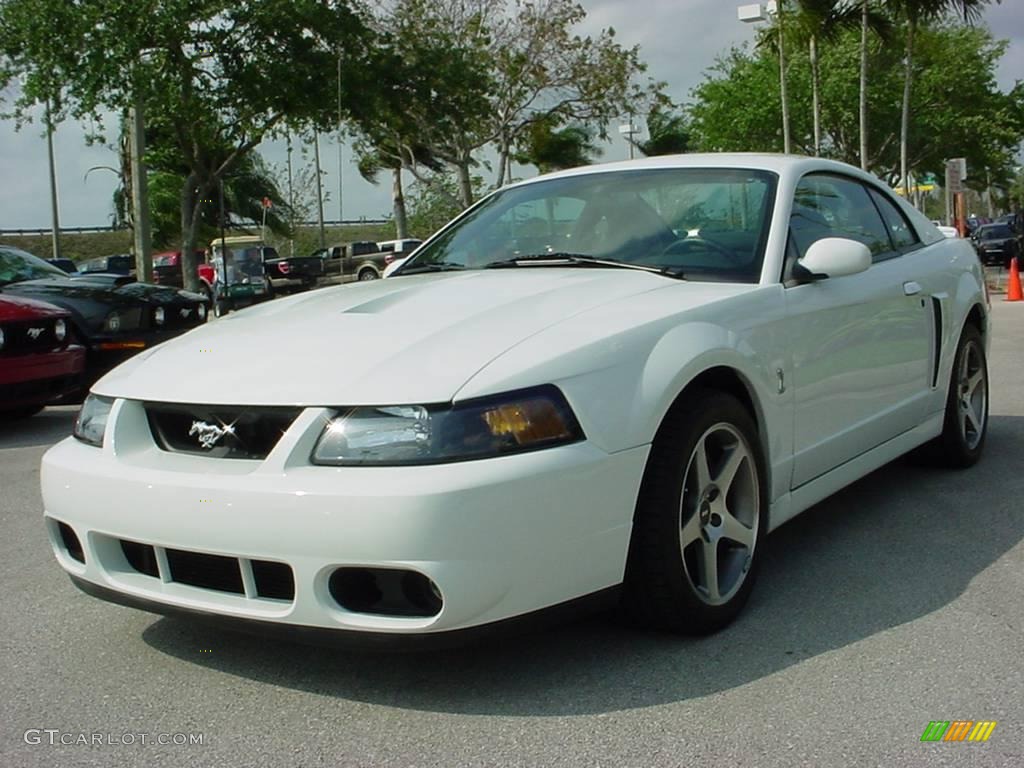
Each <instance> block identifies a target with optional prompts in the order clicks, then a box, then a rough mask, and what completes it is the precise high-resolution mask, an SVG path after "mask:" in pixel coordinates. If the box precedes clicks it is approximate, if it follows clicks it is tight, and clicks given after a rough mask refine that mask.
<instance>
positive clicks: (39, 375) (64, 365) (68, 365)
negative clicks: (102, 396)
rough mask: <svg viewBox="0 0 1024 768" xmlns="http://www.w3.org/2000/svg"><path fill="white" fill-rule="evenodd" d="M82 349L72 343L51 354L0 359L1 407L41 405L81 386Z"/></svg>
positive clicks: (43, 353) (83, 353) (83, 357)
mask: <svg viewBox="0 0 1024 768" xmlns="http://www.w3.org/2000/svg"><path fill="white" fill-rule="evenodd" d="M84 364H85V349H84V348H82V347H80V346H78V345H77V344H72V345H70V346H68V347H65V348H64V349H58V350H54V351H52V352H38V353H33V354H28V355H19V356H17V357H5V358H0V408H3V407H8V406H11V407H13V406H28V405H42V404H45V403H49V402H52V401H54V400H57V399H59V398H60V397H61V396H63V395H65V394H67V393H69V392H71V391H73V390H75V389H77V388H78V387H79V386H81V380H80V379H81V373H82V368H83V366H84Z"/></svg>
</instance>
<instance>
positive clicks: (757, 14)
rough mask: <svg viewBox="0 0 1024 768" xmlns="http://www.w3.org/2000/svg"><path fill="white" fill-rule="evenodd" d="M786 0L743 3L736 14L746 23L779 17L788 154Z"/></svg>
mask: <svg viewBox="0 0 1024 768" xmlns="http://www.w3.org/2000/svg"><path fill="white" fill-rule="evenodd" d="M784 2H785V0H769V2H768V3H767V4H766V5H761V3H753V4H749V5H741V6H739V8H737V9H736V15H737V17H738V18H739V20H740V21H742V22H744V23H746V24H753V23H754V22H758V21H768V19H769V18H770V17H772V16H775V17H776V18H777V19H778V25H779V98H780V99H781V101H782V151H783V152H785V153H786V154H787V155H788V154H790V152H791V151H792V142H791V139H790V131H789V96H788V94H787V92H786V91H787V89H786V38H785V33H784V32H785V30H784V28H785V25H784V23H783V8H782V3H784Z"/></svg>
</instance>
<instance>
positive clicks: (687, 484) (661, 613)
mask: <svg viewBox="0 0 1024 768" xmlns="http://www.w3.org/2000/svg"><path fill="white" fill-rule="evenodd" d="M701 445H703V446H704V455H705V457H706V461H705V462H704V466H706V467H707V469H708V472H706V473H704V475H705V479H706V480H707V481H708V482H707V483H702V482H701V481H699V480H698V479H697V475H698V474H701V473H700V472H699V471H698V470H697V469H696V466H697V465H696V464H695V461H698V457H699V455H700V452H699V451H698V448H699V447H700V446H701ZM739 449H742V451H740V452H738V453H737V452H734V451H738V450H739ZM730 458H733V459H736V461H738V462H739V463H738V464H737V469H736V471H735V472H734V474H733V477H734V478H736V480H735V481H734V480H732V479H728V478H723V476H724V475H725V474H726V473H725V472H723V469H724V468H725V467H728V466H729V464H730V462H729V460H730ZM766 478H767V473H766V471H765V462H764V456H763V451H762V449H761V445H760V440H759V437H758V433H757V427H756V425H755V423H754V420H753V418H752V417H751V415H750V414H749V413H748V411H747V409H746V408H745V407H744V406H743V404H742V403H740V402H739V400H737V399H736V398H735V397H733V396H731V395H728V394H725V393H721V392H713V391H709V390H698V391H696V392H692V393H687V395H686V397H685V398H684V399H683V400H682V401H681V402H679V403H677V404H676V406H674V407H673V408H672V410H671V411H670V412H669V414H668V415H667V416H666V417H665V421H664V422H663V423H662V425H661V428H660V429H659V430H658V435H657V437H656V438H655V440H654V444H653V446H652V448H651V454H650V456H649V458H648V460H647V467H646V469H645V471H644V477H643V482H642V483H641V487H640V494H639V496H638V499H637V507H636V513H635V516H634V520H633V536H632V539H631V541H630V547H629V558H628V561H627V564H626V579H625V585H624V587H625V588H624V590H623V600H622V608H623V609H624V613H625V615H626V616H627V617H628V618H629V619H631V620H633V621H634V622H636V623H639V624H641V625H643V626H647V627H652V628H657V629H665V630H669V631H672V632H676V633H679V634H687V635H705V634H709V633H711V632H715V631H717V630H719V629H721V628H722V627H724V626H725V625H727V624H728V623H729V622H731V621H732V620H733V619H734V618H735V617H736V615H737V614H738V613H739V612H740V610H741V609H742V608H743V605H744V604H745V603H746V601H747V599H748V597H749V596H750V592H751V590H752V589H753V587H754V581H755V578H756V575H757V563H758V558H757V557H756V555H757V553H758V551H759V549H758V547H759V543H760V542H761V540H762V539H763V537H764V533H765V528H766V526H767V519H768V517H767V515H768V483H767V479H766ZM726 480H727V481H728V487H727V488H726V490H725V492H724V493H722V492H720V491H718V492H717V493H716V490H717V485H718V483H719V482H721V484H722V485H724V484H725V482H726ZM701 486H703V487H701ZM726 507H728V508H729V510H730V511H731V512H734V513H735V514H736V517H734V518H733V517H730V519H729V520H728V521H727V520H725V518H723V515H722V514H720V513H722V511H723V510H725V509H726ZM716 518H717V521H716ZM737 520H739V522H740V523H741V524H742V525H743V526H744V529H745V530H744V531H742V535H743V537H744V538H746V539H748V541H749V544H748V545H747V546H743V545H741V544H740V542H739V539H738V538H737V539H733V538H731V537H730V536H729V535H728V533H729V531H730V527H731V530H732V531H738V530H739V529H737V528H735V523H736V522H737ZM695 531H697V532H699V537H698V538H692V539H691V540H690V541H689V542H687V543H685V544H684V543H683V540H684V539H685V538H686V537H687V536H693V534H694V532H695ZM722 542H724V544H722ZM709 548H710V549H709ZM709 552H710V553H711V555H712V557H713V558H714V568H715V580H714V584H715V585H716V586H717V587H718V588H719V589H718V590H717V591H718V596H717V600H715V599H712V598H713V597H714V594H713V592H712V590H711V582H710V580H708V579H706V578H704V581H705V583H704V584H701V583H700V582H701V580H702V578H703V577H704V575H705V574H706V569H705V566H704V563H706V562H708V561H707V560H705V553H709ZM720 563H721V564H722V565H723V566H725V567H724V568H723V571H722V572H723V574H725V575H726V576H727V577H728V579H727V580H726V581H724V582H721V581H720V580H719V578H718V568H719V564H720ZM726 571H728V573H726Z"/></svg>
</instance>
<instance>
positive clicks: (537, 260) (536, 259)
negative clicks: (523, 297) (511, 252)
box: [484, 251, 686, 280]
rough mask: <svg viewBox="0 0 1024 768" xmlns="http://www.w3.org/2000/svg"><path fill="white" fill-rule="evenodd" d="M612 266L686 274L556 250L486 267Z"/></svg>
mask: <svg viewBox="0 0 1024 768" xmlns="http://www.w3.org/2000/svg"><path fill="white" fill-rule="evenodd" d="M545 266H552V267H565V266H570V267H612V268H616V269H636V270H640V271H641V272H651V273H653V274H655V275H665V276H667V277H675V278H679V279H681V280H685V279H686V277H685V275H684V274H683V273H682V272H681V271H680V270H679V269H678V268H676V267H655V266H651V265H650V264H634V263H632V262H629V261H618V260H617V259H599V258H597V257H595V256H588V255H587V254H585V253H566V252H563V251H555V252H553V253H527V254H523V255H522V256H515V257H513V258H511V259H502V260H501V261H492V262H491V263H490V264H487V265H486V266H485V267H484V269H507V268H509V267H545Z"/></svg>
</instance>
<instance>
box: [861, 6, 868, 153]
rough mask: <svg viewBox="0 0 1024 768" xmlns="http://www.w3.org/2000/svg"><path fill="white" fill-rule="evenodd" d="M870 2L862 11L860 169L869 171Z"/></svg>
mask: <svg viewBox="0 0 1024 768" xmlns="http://www.w3.org/2000/svg"><path fill="white" fill-rule="evenodd" d="M869 18H870V17H869V14H868V0H861V11H860V167H861V170H864V171H866V170H867V169H868V20H869Z"/></svg>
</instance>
